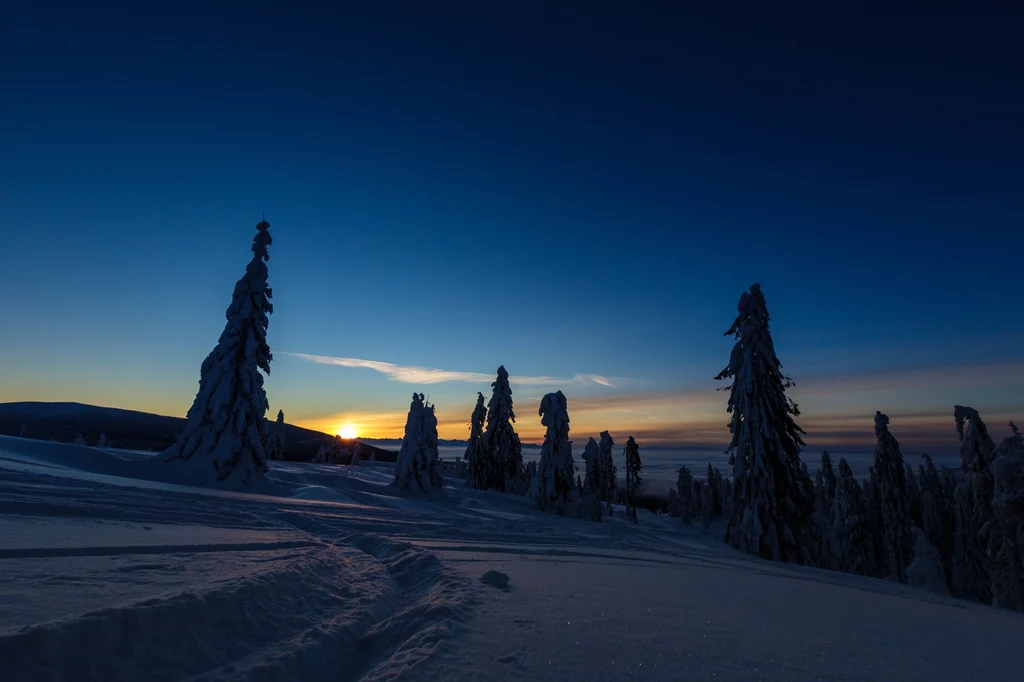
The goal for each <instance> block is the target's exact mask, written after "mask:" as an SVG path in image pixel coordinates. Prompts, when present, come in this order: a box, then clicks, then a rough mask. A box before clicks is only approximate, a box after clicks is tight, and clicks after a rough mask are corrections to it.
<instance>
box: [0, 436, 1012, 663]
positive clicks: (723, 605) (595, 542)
mask: <svg viewBox="0 0 1024 682" xmlns="http://www.w3.org/2000/svg"><path fill="white" fill-rule="evenodd" d="M812 461H813V460H812ZM392 467H393V465H390V464H380V465H374V464H372V463H365V464H364V466H360V467H332V466H321V465H311V464H292V463H280V462H275V463H273V465H272V474H271V478H272V479H273V480H272V482H271V484H270V485H268V486H266V487H265V492H267V493H269V494H262V495H257V494H248V493H242V492H237V491H234V492H225V491H221V490H214V489H203V488H193V487H189V486H186V485H182V480H181V479H180V477H176V476H175V473H174V472H175V470H174V469H173V467H172V465H160V466H155V465H154V463H152V462H150V461H148V460H145V459H142V458H141V457H140V456H139V455H138V454H132V453H119V452H116V451H101V450H97V449H95V448H84V447H76V446H71V445H61V444H53V443H42V442H36V441H26V440H20V439H16V438H4V437H0V578H2V579H0V680H3V681H4V682H7V681H19V680H36V679H46V680H90V679H95V680H172V679H198V680H215V679H216V680H219V679H260V680H262V679H267V680H277V679H282V680H284V679H291V680H320V679H323V680H353V679H393V678H395V677H399V678H404V679H420V678H422V679H432V680H433V679H437V680H484V679H487V680H495V679H521V680H548V679H551V680H568V679H593V680H601V679H608V680H618V679H624V678H633V679H644V680H647V679H650V680H878V679H885V680H930V681H935V680H958V681H959V680H986V681H992V680H1008V681H1009V680H1020V679H1024V651H1022V650H1021V648H1020V647H1019V645H1018V640H1019V639H1020V634H1019V633H1020V632H1022V631H1024V617H1022V616H1020V615H1017V614H1013V613H1009V612H1004V611H997V610H995V609H992V608H990V607H984V606H976V605H973V604H969V603H966V602H961V601H956V600H952V599H946V598H942V597H938V596H936V595H932V594H929V593H926V592H922V591H919V590H916V589H914V588H910V587H907V586H903V585H898V584H893V583H888V582H883V581H878V580H871V579H865V578H859V577H855V576H848V575H844V574H839V573H833V572H826V571H819V570H816V569H810V568H802V567H794V566H786V565H779V564H772V563H768V562H763V561H759V560H756V559H753V558H750V557H747V556H744V555H741V554H738V553H736V552H735V551H733V550H731V549H730V548H728V547H726V546H724V545H723V544H722V543H721V542H720V541H719V540H718V538H719V532H718V531H715V530H714V529H713V530H712V531H711V532H709V533H704V532H702V531H700V530H697V529H692V528H688V527H685V526H682V525H681V524H680V523H679V522H678V520H676V519H669V518H665V517H658V516H654V515H651V514H648V513H646V512H644V511H642V510H641V511H640V524H639V525H637V526H634V525H633V524H631V523H627V522H626V521H625V518H624V517H625V515H624V514H623V513H622V512H621V510H618V511H617V513H616V515H615V516H614V517H613V518H612V519H611V520H610V521H609V520H606V521H605V522H604V523H600V524H596V523H592V522H590V521H585V520H577V519H567V518H560V517H556V516H552V515H546V514H541V513H539V512H537V511H536V510H535V509H534V508H533V507H532V506H531V504H530V503H529V502H528V501H527V500H525V499H524V498H519V497H514V496H510V495H497V494H494V493H482V492H478V491H472V490H466V489H464V488H463V486H462V485H461V484H460V483H459V482H457V481H454V480H451V479H449V481H448V489H447V491H446V495H445V499H444V501H442V502H440V503H430V502H414V501H409V500H405V499H402V498H398V497H395V496H394V494H393V492H392V490H390V489H389V488H388V483H390V481H391V477H392ZM813 468H814V467H813V466H812V470H813ZM491 570H496V571H500V572H502V573H504V574H506V575H507V576H508V577H509V578H510V583H509V585H508V587H507V588H504V589H500V588H497V587H493V586H491V585H488V584H485V583H484V582H482V581H481V576H483V574H484V573H486V572H487V571H491Z"/></svg>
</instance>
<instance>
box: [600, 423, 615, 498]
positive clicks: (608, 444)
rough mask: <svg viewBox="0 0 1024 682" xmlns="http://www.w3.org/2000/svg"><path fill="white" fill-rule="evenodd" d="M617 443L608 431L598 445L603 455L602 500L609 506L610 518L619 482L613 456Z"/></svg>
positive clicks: (603, 434) (602, 433)
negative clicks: (613, 449)
mask: <svg viewBox="0 0 1024 682" xmlns="http://www.w3.org/2000/svg"><path fill="white" fill-rule="evenodd" d="M614 446H615V441H614V440H612V437H611V434H609V433H608V432H607V431H602V432H601V442H600V443H598V444H597V447H598V449H599V450H600V453H601V484H602V486H603V487H602V489H601V499H603V500H604V502H605V504H606V505H607V506H608V516H611V515H612V502H614V501H615V489H616V488H618V486H619V482H618V481H617V480H616V474H617V473H618V469H616V468H615V457H614V456H613V455H612V448H613V447H614Z"/></svg>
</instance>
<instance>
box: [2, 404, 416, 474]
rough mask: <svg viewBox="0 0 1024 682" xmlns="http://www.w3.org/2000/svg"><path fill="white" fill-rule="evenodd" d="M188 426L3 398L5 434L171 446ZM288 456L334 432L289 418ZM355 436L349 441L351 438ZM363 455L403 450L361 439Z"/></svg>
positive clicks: (304, 452) (307, 453) (110, 410)
mask: <svg viewBox="0 0 1024 682" xmlns="http://www.w3.org/2000/svg"><path fill="white" fill-rule="evenodd" d="M184 428H185V419H184V418H183V417H167V416H163V415H159V414H150V413H148V412H136V411H135V410H122V409H119V408H116V407H98V406H96V405H83V404H82V403H40V402H22V403H0V435H5V436H22V437H24V438H34V439H36V440H56V441H61V442H65V443H70V442H72V441H74V440H75V437H76V436H77V435H78V434H82V437H83V438H84V439H85V442H86V444H88V445H95V444H96V443H97V441H98V440H99V438H100V434H101V433H102V434H106V437H107V442H108V443H110V444H111V447H115V448H122V449H125V450H152V451H154V452H160V451H162V450H165V449H167V448H168V447H170V445H171V444H172V443H173V442H174V441H175V439H176V438H177V436H178V434H179V433H180V432H181V430H182V429H184ZM284 433H285V441H286V443H285V451H284V458H285V459H287V460H292V461H300V462H301V461H308V460H310V459H312V458H313V456H314V455H315V454H316V453H317V450H319V449H320V446H322V445H328V444H330V443H331V442H333V441H334V436H331V435H329V434H326V433H321V432H320V431H313V430H311V429H304V428H302V427H300V426H294V425H292V424H287V423H286V424H285V429H284ZM353 442H354V441H345V443H347V444H351V443H353ZM360 443H361V445H360V450H361V452H362V457H363V459H368V458H369V457H370V455H371V454H373V455H374V456H375V457H374V458H375V459H376V460H377V461H379V462H394V461H395V457H396V456H397V454H398V453H396V452H394V451H393V450H387V449H385V448H381V447H377V446H375V445H373V444H371V443H366V442H364V441H362V440H360Z"/></svg>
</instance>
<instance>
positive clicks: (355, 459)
mask: <svg viewBox="0 0 1024 682" xmlns="http://www.w3.org/2000/svg"><path fill="white" fill-rule="evenodd" d="M362 454H363V446H362V445H360V444H359V441H353V443H352V460H351V461H350V462H349V464H351V465H352V466H359V462H360V460H361V459H362Z"/></svg>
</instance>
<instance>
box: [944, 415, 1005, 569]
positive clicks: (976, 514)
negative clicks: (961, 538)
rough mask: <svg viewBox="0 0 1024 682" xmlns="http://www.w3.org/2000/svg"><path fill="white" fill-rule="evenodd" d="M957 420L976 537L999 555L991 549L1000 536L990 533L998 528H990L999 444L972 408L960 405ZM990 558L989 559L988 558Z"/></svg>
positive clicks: (991, 552)
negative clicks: (994, 475) (993, 465)
mask: <svg viewBox="0 0 1024 682" xmlns="http://www.w3.org/2000/svg"><path fill="white" fill-rule="evenodd" d="M953 418H954V419H955V420H956V432H957V435H958V436H959V437H960V469H961V470H962V471H963V473H964V478H965V480H967V481H968V482H969V483H970V488H971V494H972V497H973V499H972V500H971V511H972V516H971V519H972V524H973V528H974V534H975V535H977V536H978V542H979V544H980V546H981V547H982V548H985V549H986V550H988V549H990V550H991V551H989V552H986V554H989V553H990V554H997V553H998V551H999V550H998V548H996V547H991V548H990V545H992V544H993V543H998V542H999V541H1000V537H999V536H998V535H995V536H989V534H988V531H989V530H992V529H994V528H995V527H994V526H991V525H990V522H991V521H992V519H993V517H994V516H995V514H994V512H993V510H992V496H993V489H994V486H995V483H994V480H993V477H992V472H991V471H990V470H989V468H990V467H991V466H992V462H993V461H994V460H995V454H994V453H995V449H996V444H995V443H994V442H993V441H992V438H991V437H990V436H989V435H988V427H987V426H986V425H985V422H983V421H982V420H981V415H979V414H978V411H977V410H975V409H974V408H972V407H964V406H962V405H956V406H954V408H953ZM986 558H987V557H986Z"/></svg>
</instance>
